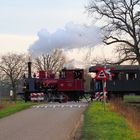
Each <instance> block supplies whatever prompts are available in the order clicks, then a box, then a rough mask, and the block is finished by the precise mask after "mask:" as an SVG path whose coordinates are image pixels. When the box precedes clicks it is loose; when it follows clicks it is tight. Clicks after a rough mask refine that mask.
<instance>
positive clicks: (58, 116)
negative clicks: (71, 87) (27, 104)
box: [0, 102, 87, 140]
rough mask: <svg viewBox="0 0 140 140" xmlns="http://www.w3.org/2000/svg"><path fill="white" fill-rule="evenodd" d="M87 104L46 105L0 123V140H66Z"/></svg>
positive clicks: (35, 107)
mask: <svg viewBox="0 0 140 140" xmlns="http://www.w3.org/2000/svg"><path fill="white" fill-rule="evenodd" d="M86 107H87V103H74V102H69V103H63V104H59V103H49V104H44V105H39V106H34V107H31V108H30V109H27V110H24V111H21V112H18V113H16V114H14V115H11V116H8V117H6V118H2V119H0V140H70V139H71V135H72V132H73V130H74V128H75V125H76V124H77V122H78V120H79V119H80V117H81V114H82V113H83V111H84V110H85V108H86Z"/></svg>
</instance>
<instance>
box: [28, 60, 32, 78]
mask: <svg viewBox="0 0 140 140" xmlns="http://www.w3.org/2000/svg"><path fill="white" fill-rule="evenodd" d="M31 65H32V62H28V78H31V77H32V74H31Z"/></svg>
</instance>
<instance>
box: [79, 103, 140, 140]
mask: <svg viewBox="0 0 140 140" xmlns="http://www.w3.org/2000/svg"><path fill="white" fill-rule="evenodd" d="M82 131H83V135H82V138H81V139H82V140H139V139H138V138H133V137H134V133H135V131H133V130H132V129H130V128H129V126H128V125H127V122H126V121H125V119H124V118H123V117H122V116H120V115H119V114H117V113H115V112H113V111H111V108H110V106H109V104H108V105H107V111H106V112H105V111H104V108H103V104H102V103H100V102H94V103H91V104H90V106H89V107H88V109H87V110H86V111H85V118H84V124H83V130H82Z"/></svg>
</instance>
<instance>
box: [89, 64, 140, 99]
mask: <svg viewBox="0 0 140 140" xmlns="http://www.w3.org/2000/svg"><path fill="white" fill-rule="evenodd" d="M103 67H104V66H103V65H97V66H92V67H90V68H89V72H90V73H95V74H97V73H98V68H103ZM105 67H106V69H107V70H108V69H112V70H110V72H111V73H112V74H113V75H114V76H112V77H111V78H109V79H108V80H107V82H106V90H107V96H108V98H114V97H115V98H116V97H120V98H123V96H124V95H126V94H127V95H128V94H134V95H140V66H138V65H106V66H105ZM102 84H103V82H102V81H101V80H97V79H95V78H92V80H91V86H90V88H91V91H92V92H93V93H96V92H103V88H102V87H103V86H102Z"/></svg>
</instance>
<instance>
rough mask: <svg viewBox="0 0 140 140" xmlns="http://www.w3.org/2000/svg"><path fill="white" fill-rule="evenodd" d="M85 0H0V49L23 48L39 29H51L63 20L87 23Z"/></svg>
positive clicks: (21, 50) (26, 46)
mask: <svg viewBox="0 0 140 140" xmlns="http://www.w3.org/2000/svg"><path fill="white" fill-rule="evenodd" d="M87 1H88V0H0V50H1V53H2V52H7V51H10V50H12V51H14V52H16V51H19V52H23V51H25V50H27V49H28V47H29V46H30V45H31V44H32V43H33V42H34V41H35V40H36V39H37V33H38V32H39V31H40V30H41V29H47V30H48V31H49V32H55V31H56V30H57V29H58V28H64V26H65V24H67V23H69V22H73V23H75V24H89V23H91V20H90V18H88V15H87V14H86V13H85V8H84V7H85V5H86V4H87Z"/></svg>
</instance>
